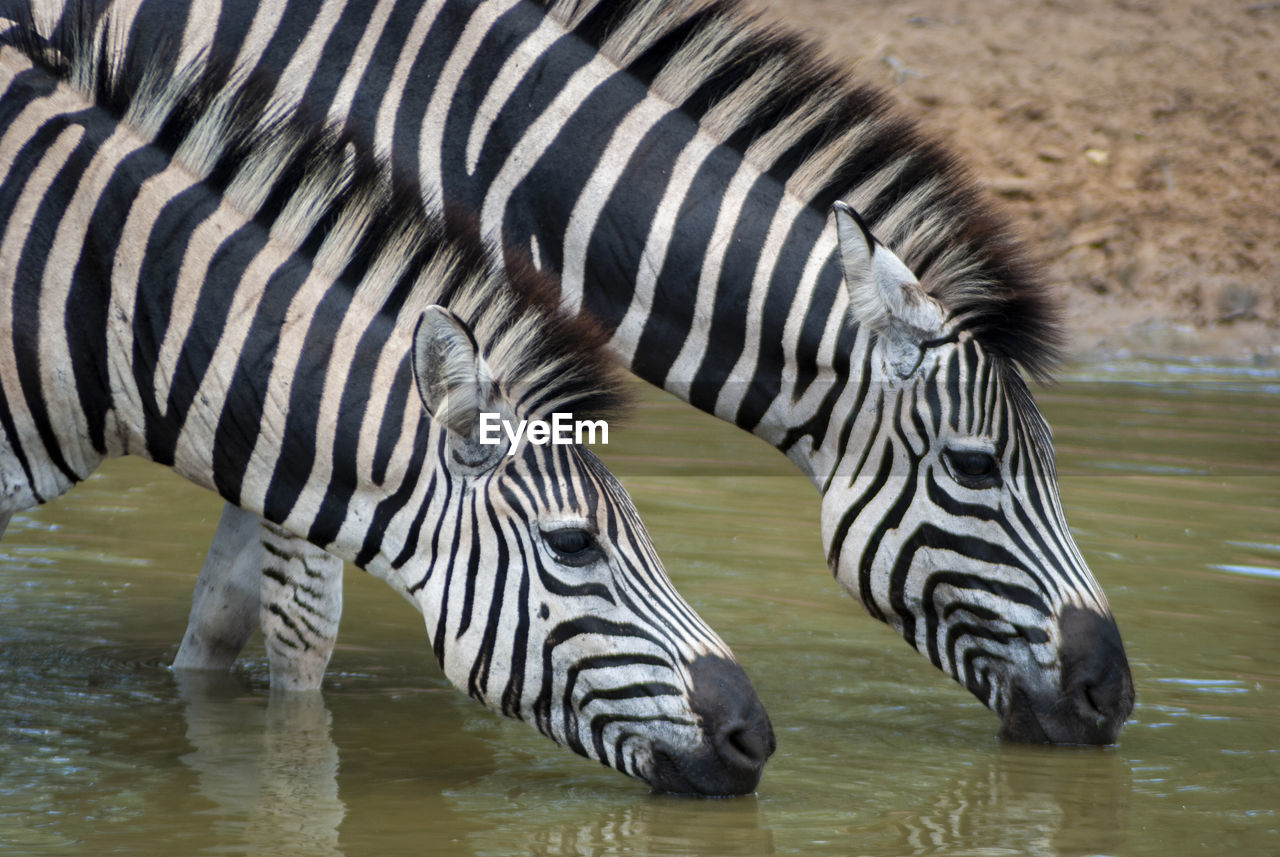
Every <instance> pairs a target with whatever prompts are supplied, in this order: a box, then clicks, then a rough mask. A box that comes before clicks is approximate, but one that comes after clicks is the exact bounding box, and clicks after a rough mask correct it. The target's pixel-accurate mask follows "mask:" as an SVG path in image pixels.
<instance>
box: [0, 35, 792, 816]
mask: <svg viewBox="0 0 1280 857" xmlns="http://www.w3.org/2000/svg"><path fill="white" fill-rule="evenodd" d="M114 23H116V22H114V21H112V20H111V19H110V18H108V19H107V20H106V24H105V25H104V26H95V24H94V22H93V21H92V20H91V19H81V21H80V24H81V26H78V27H76V28H74V29H72V30H69V31H68V32H67V33H66V34H63V35H62V36H60V37H58V38H55V39H53V40H52V41H46V40H45V39H43V38H41V37H39V36H37V35H36V31H35V28H34V27H33V25H32V24H31V23H30V22H23V23H22V24H21V25H19V26H17V27H16V28H14V29H12V30H11V31H10V32H9V33H8V35H7V37H6V40H7V42H8V43H7V44H3V45H0V75H2V76H3V77H2V79H0V167H2V168H3V172H0V263H2V264H3V270H2V271H0V489H2V491H0V514H2V515H5V516H8V515H11V514H12V513H13V512H14V511H17V510H21V509H24V508H28V507H31V506H33V505H36V504H38V503H43V502H47V501H49V500H51V499H53V498H55V497H57V496H58V495H60V494H62V493H63V492H65V491H66V490H68V489H69V488H71V487H72V486H73V485H74V484H75V483H76V482H78V481H80V480H82V479H84V478H86V477H87V476H88V475H89V474H90V473H91V472H92V471H93V469H94V468H95V467H96V466H97V465H98V464H99V463H101V461H102V460H103V459H105V458H106V457H110V456H115V455H123V454H137V455H143V456H146V457H148V458H151V459H153V460H155V461H158V462H160V463H163V464H166V465H168V466H170V467H171V468H173V469H174V470H175V471H176V472H178V473H179V474H181V475H183V476H184V477H186V478H188V479H190V480H191V481H193V482H195V483H197V484H199V485H202V486H204V487H206V488H209V489H211V490H214V491H217V492H218V493H219V494H221V495H222V496H223V497H224V498H225V499H227V500H228V501H229V502H231V503H233V504H235V505H237V506H239V507H242V508H243V509H244V510H245V511H246V512H247V513H249V514H251V515H253V516H260V517H262V518H264V519H266V521H268V522H269V524H268V525H267V526H268V527H269V528H270V531H271V532H272V533H273V534H275V535H277V536H282V537H284V536H287V537H289V538H306V539H308V540H310V541H311V542H313V543H315V544H317V545H321V546H323V547H324V548H325V549H327V550H328V551H330V552H331V553H333V554H334V555H335V556H337V557H340V558H342V559H345V560H346V561H349V562H353V563H355V564H356V565H359V566H360V567H362V568H365V569H366V570H368V571H369V572H370V573H372V574H374V575H376V576H377V577H379V578H381V579H383V580H385V581H386V582H387V583H388V584H389V585H391V586H392V588H393V589H395V590H396V591H397V592H399V593H400V594H401V595H402V596H404V597H405V598H406V599H407V600H409V601H410V602H411V603H412V604H414V606H415V607H417V608H418V609H419V610H420V611H421V612H422V614H423V616H424V618H425V620H426V626H427V630H428V635H429V637H430V639H431V643H432V648H433V650H434V654H435V656H436V658H437V660H438V661H439V663H440V664H441V666H442V668H443V670H444V672H445V674H446V675H447V676H448V677H449V679H450V680H451V681H452V682H453V683H454V684H455V685H456V686H458V687H459V688H460V689H462V690H464V691H465V692H467V693H469V694H470V695H471V696H473V697H474V698H476V699H477V700H479V701H480V702H482V703H484V704H485V705H487V706H488V707H490V708H491V709H493V710H495V711H497V712H500V713H502V714H505V715H507V716H511V717H516V718H519V719H522V720H525V721H527V722H529V723H530V724H531V725H533V726H535V727H536V728H537V729H539V731H541V732H543V733H544V734H546V735H547V736H548V737H551V738H552V739H553V740H555V741H557V742H558V743H560V744H562V745H564V746H566V747H569V748H570V749H572V750H574V751H575V752H577V753H579V754H581V755H585V756H588V757H590V758H595V759H597V760H599V761H601V762H602V763H604V764H607V765H610V766H613V767H615V768H617V769H618V770H620V771H623V772H625V773H627V774H630V775H632V776H635V777H638V778H640V779H642V780H644V781H646V782H648V783H649V784H650V785H651V786H652V787H653V788H654V789H655V790H660V791H672V792H696V793H710V794H725V793H741V792H743V791H750V790H751V789H753V788H754V787H755V784H756V782H757V781H758V779H759V774H760V770H761V768H762V766H763V763H764V760H765V759H766V758H767V756H768V755H769V753H770V752H771V751H772V745H773V736H772V732H771V730H770V727H769V725H768V719H767V717H766V716H765V715H764V712H763V709H762V707H761V706H760V703H759V700H758V698H757V697H756V696H755V692H754V690H753V689H752V688H751V686H750V684H749V682H748V681H747V680H746V677H745V674H744V673H743V672H742V670H741V668H740V667H739V666H738V665H737V664H736V662H734V661H733V660H732V655H731V654H730V653H729V651H728V650H727V648H726V647H725V646H724V644H723V642H721V641H720V639H719V638H718V637H717V636H716V635H715V633H714V632H712V631H711V630H710V629H709V628H707V627H706V625H705V624H704V623H703V622H702V621H701V620H700V619H699V618H698V617H697V615H696V614H694V613H693V611H692V610H691V609H690V608H689V607H688V605H687V604H685V603H684V602H683V601H682V600H681V599H680V598H679V596H678V595H677V594H676V593H675V591H674V590H673V589H672V588H671V586H670V583H669V581H668V580H667V578H666V576H665V573H664V572H663V570H662V567H661V564H660V562H659V561H658V559H657V557H656V555H655V554H654V551H653V548H652V545H651V543H650V542H649V539H648V536H647V534H646V533H645V531H644V529H643V526H642V524H641V523H640V521H639V519H638V516H637V515H636V513H635V509H634V507H633V506H632V505H631V503H630V500H629V499H628V498H627V496H626V494H625V492H624V491H623V489H622V488H621V486H620V485H619V484H618V483H617V481H616V480H615V479H614V478H613V477H612V476H611V475H610V474H609V473H608V471H607V470H606V469H605V468H604V467H603V466H602V465H601V464H600V462H599V460H598V459H596V458H595V457H594V456H593V455H592V454H591V453H590V452H589V451H588V450H586V449H583V448H578V447H565V446H550V445H548V446H537V445H533V444H530V443H527V442H525V443H522V444H520V445H519V446H517V447H516V448H515V449H514V452H515V453H516V454H515V455H514V456H508V455H507V453H508V451H509V450H508V448H507V446H506V445H504V444H483V443H481V442H479V440H478V435H477V424H478V422H479V416H480V414H481V413H498V414H501V415H502V416H503V417H505V418H507V419H515V418H517V417H518V418H527V419H535V418H536V419H543V418H547V417H549V416H550V415H551V414H552V413H555V412H580V413H582V412H585V413H590V412H593V411H598V410H600V409H602V408H603V409H605V412H607V410H608V408H610V407H612V406H613V405H614V404H616V402H617V400H618V392H617V387H616V386H615V382H614V380H613V379H612V376H611V372H610V370H609V369H608V368H607V366H606V364H605V362H604V360H603V358H602V357H601V356H600V355H599V354H598V353H595V352H593V350H592V349H593V345H592V343H593V342H598V341H599V335H598V334H597V333H596V332H595V331H594V330H593V329H592V328H591V327H590V326H589V325H586V324H583V323H580V322H574V321H571V320H569V319H568V318H567V317H565V316H563V315H561V314H559V313H558V312H557V311H556V310H555V309H554V308H553V307H552V306H551V305H550V304H549V303H548V297H547V296H546V295H547V289H546V287H545V284H542V283H541V282H540V281H539V280H537V279H536V278H530V276H528V275H526V276H525V277H524V278H523V279H522V278H521V277H519V276H516V277H515V278H514V280H513V281H512V282H511V283H508V282H507V281H505V280H504V278H503V277H502V276H501V275H500V274H499V273H498V271H497V270H496V268H495V266H494V265H493V264H491V263H490V262H489V261H488V256H487V254H486V252H485V249H484V247H483V246H482V245H481V244H480V243H479V242H478V241H477V240H476V239H474V238H468V236H467V234H466V233H465V232H455V231H452V230H447V229H446V228H445V227H444V226H443V224H442V223H441V222H439V221H438V220H436V221H432V220H430V219H428V218H426V217H425V216H423V214H422V212H421V211H420V209H419V207H418V206H417V205H416V204H415V205H407V204H405V202H406V200H413V199H416V198H417V191H416V189H413V188H410V189H407V190H397V189H396V187H395V185H394V184H393V183H392V182H391V177H390V175H389V172H388V171H387V170H385V169H384V168H383V167H382V165H381V164H380V163H378V162H377V161H375V160H374V159H372V158H371V157H370V156H369V155H368V153H367V152H365V151H364V150H363V149H362V148H361V147H360V146H359V145H358V144H357V143H356V142H355V141H353V140H351V139H349V138H344V137H342V136H341V135H339V134H337V133H336V132H334V131H333V130H332V129H327V130H326V129H324V128H323V127H321V126H318V125H316V124H314V123H310V122H308V121H307V120H306V118H305V117H301V116H299V115H298V114H296V113H294V112H292V110H291V109H290V106H289V105H288V104H286V103H282V102H280V101H279V100H276V99H272V98H271V97H269V90H268V88H267V87H265V86H262V85H259V84H258V83H257V82H256V80H255V79H254V77H253V76H252V75H246V74H244V73H242V72H241V71H240V70H239V69H237V68H234V67H230V66H228V67H227V68H225V69H217V68H214V67H206V68H203V70H202V71H200V72H198V73H196V72H192V71H189V70H183V69H179V70H178V71H177V72H176V73H173V72H172V71H171V70H169V69H165V68H163V67H160V66H158V65H155V64H153V63H151V62H150V60H149V58H147V57H135V58H132V59H129V60H125V61H120V62H117V61H116V58H117V57H120V56H121V54H120V52H119V50H118V48H119V45H118V44H117V43H116V42H115V41H114V40H115V39H116V38H118V37H119V34H120V30H118V29H116V28H114V27H113V26H112V25H113V24H114ZM299 615H302V618H303V621H305V620H306V616H305V611H304V613H302V614H299Z"/></svg>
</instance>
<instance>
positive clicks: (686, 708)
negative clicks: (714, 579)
mask: <svg viewBox="0 0 1280 857" xmlns="http://www.w3.org/2000/svg"><path fill="white" fill-rule="evenodd" d="M529 332H530V331H520V330H515V331H511V330H508V331H507V332H506V334H505V335H507V336H527V335H528V334H529ZM411 362H412V368H413V376H414V380H415V382H416V384H417V387H418V391H419V393H420V395H421V398H422V401H423V403H424V405H425V406H426V409H427V411H428V413H429V414H430V415H431V416H432V419H433V423H434V424H435V426H437V427H438V436H437V437H436V442H435V443H434V447H435V449H436V455H437V462H436V467H437V468H438V472H440V473H442V474H444V482H445V483H446V484H447V485H448V488H447V489H446V490H447V491H448V492H449V493H450V494H451V495H452V499H451V500H450V503H451V504H456V506H455V508H456V509H457V511H456V513H453V514H450V515H446V516H442V518H441V520H442V522H443V525H442V526H441V527H440V528H439V529H437V530H436V532H422V533H421V534H420V535H419V540H420V542H421V543H424V544H425V543H427V542H430V544H431V552H430V553H431V557H433V559H431V560H430V562H431V566H430V567H429V568H428V570H427V572H426V575H425V576H423V577H419V579H418V580H417V582H416V583H410V584H409V585H407V586H406V592H407V594H408V595H409V597H410V598H411V599H412V600H417V601H418V602H419V603H420V606H421V607H422V610H423V614H424V615H425V616H426V617H428V618H427V624H428V631H429V633H430V635H431V638H432V643H433V646H434V650H435V654H436V657H437V659H438V660H439V662H440V664H441V666H442V668H443V669H444V672H445V674H446V675H447V676H448V678H449V679H450V681H452V682H453V683H454V684H455V685H456V686H457V687H458V688H460V689H462V690H464V691H466V692H467V693H468V694H470V695H471V696H472V697H474V698H476V699H477V700H479V701H481V702H482V703H484V704H485V705H486V706H488V707H489V708H491V709H493V710H494V711H497V712H499V713H501V714H504V715H507V716H509V717H515V718H518V719H521V720H524V721H526V722H529V723H530V724H532V725H534V726H535V727H536V728H537V729H538V730H539V731H540V732H542V733H543V734H545V735H546V736H548V737H549V738H551V739H552V740H554V741H556V742H557V743H559V744H561V745H563V746H565V747H568V748H569V749H571V750H573V751H574V752H576V753H579V754H580V755H583V756H587V757H589V758H593V759H596V760H598V761H600V762H602V763H604V764H605V765H608V766H611V767H614V768H617V769H618V770H620V771H622V772H624V773H626V774H630V775H631V776H634V777H637V778H639V779H641V780H644V781H645V782H647V783H648V784H649V785H650V786H651V787H652V788H653V790H654V791H656V792H671V793H689V794H705V795H727V794H742V793H746V792H750V791H752V790H754V788H755V787H756V784H757V782H758V781H759V778H760V773H761V770H762V768H763V766H764V763H765V760H766V759H767V758H768V757H769V755H770V754H771V753H772V752H773V749H774V736H773V731H772V727H771V726H770V723H769V718H768V717H767V715H766V714H765V711H764V708H763V706H762V705H761V703H760V700H759V698H758V697H757V695H756V692H755V690H754V688H753V687H752V686H751V684H750V682H749V681H748V679H747V676H746V674H745V673H744V672H743V670H742V668H741V667H740V666H739V665H738V664H737V662H736V661H735V660H734V658H733V655H732V654H731V653H730V651H729V649H728V647H726V646H725V644H724V643H723V642H722V641H721V640H720V638H719V637H718V636H717V635H716V634H715V632H713V631H712V630H711V629H710V628H708V627H707V625H706V624H705V623H704V622H703V621H702V620H701V618H699V617H698V616H697V614H695V613H694V611H693V610H692V609H691V608H690V607H689V605H688V604H686V603H685V602H684V600H683V599H681V598H680V596H679V595H678V594H677V593H676V592H675V590H674V589H673V588H672V586H671V583H670V581H669V580H668V579H667V576H666V573H665V571H664V570H663V567H662V564H661V562H660V561H659V560H658V557H657V555H656V553H655V551H654V548H653V545H652V543H651V542H650V540H649V535H648V533H647V532H646V531H645V528H644V526H643V524H642V523H641V521H640V518H639V516H638V514H637V512H636V509H635V507H634V506H633V505H632V503H631V500H630V498H629V497H628V496H627V493H626V491H625V490H624V489H623V487H622V485H621V484H620V483H619V482H618V481H617V479H615V478H614V477H613V475H612V474H610V473H609V471H608V470H606V469H605V467H604V466H603V465H602V464H601V462H600V461H599V459H598V458H596V456H595V455H593V454H592V453H591V452H590V451H589V450H588V449H586V448H585V447H579V446H577V445H570V444H563V445H562V444H550V443H548V444H542V445H539V444H536V443H532V442H530V440H529V438H528V435H527V434H526V435H524V436H522V437H520V438H519V439H518V440H516V441H513V440H512V439H511V436H510V435H509V434H507V433H505V432H504V433H503V434H502V435H501V436H500V437H499V438H498V442H491V441H493V440H494V437H493V435H492V433H490V432H487V431H482V422H485V420H483V419H482V415H485V414H497V415H498V416H499V417H500V418H501V419H502V420H506V421H508V424H509V425H512V424H517V421H518V420H519V419H521V418H531V417H533V416H536V415H537V408H536V407H534V408H532V409H531V407H530V397H529V396H528V395H527V394H524V393H523V392H522V391H515V392H513V391H512V390H511V389H510V388H506V389H504V384H503V382H502V380H501V379H495V377H494V374H495V373H494V372H493V371H491V370H490V368H489V364H488V362H487V361H486V360H485V357H484V356H483V355H482V353H481V350H480V349H479V348H478V346H477V342H476V337H475V336H473V335H472V332H471V330H470V329H469V327H468V325H467V324H466V323H465V322H464V321H462V319H461V318H460V317H459V316H458V315H455V314H454V313H451V312H449V311H447V310H444V309H443V308H440V307H430V308H428V310H427V311H426V313H425V314H424V315H423V316H422V319H421V321H420V322H419V324H418V328H417V331H416V333H415V336H414V344H413V352H412V361H411ZM495 365H496V364H495ZM560 368H561V369H562V370H563V368H564V367H563V366H561V367H560ZM544 383H545V382H544ZM542 415H543V416H549V415H547V414H546V413H545V412H543V413H542ZM441 558H443V559H444V560H445V563H444V564H445V565H446V567H444V568H439V567H437V564H438V563H439V561H440V559H441ZM416 574H419V575H420V574H421V570H419V571H418V572H416ZM433 617H434V620H433ZM433 621H434V624H433Z"/></svg>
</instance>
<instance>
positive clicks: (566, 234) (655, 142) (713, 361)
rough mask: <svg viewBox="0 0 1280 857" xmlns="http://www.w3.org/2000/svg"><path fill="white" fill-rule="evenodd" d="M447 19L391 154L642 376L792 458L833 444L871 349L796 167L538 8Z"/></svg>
mask: <svg viewBox="0 0 1280 857" xmlns="http://www.w3.org/2000/svg"><path fill="white" fill-rule="evenodd" d="M429 5H431V7H432V11H431V12H430V13H426V12H424V13H423V14H424V15H426V17H429V18H430V19H431V21H430V23H431V26H430V27H429V28H424V29H423V36H422V38H423V39H424V41H423V42H422V43H415V42H413V40H412V39H409V40H407V41H406V44H405V45H404V47H403V50H404V55H405V56H410V55H412V56H414V57H415V61H414V68H415V72H414V74H418V75H420V76H421V78H422V79H423V80H431V81H432V82H433V87H434V88H433V89H432V91H431V95H430V98H426V99H423V100H422V102H421V103H423V104H424V105H425V108H424V109H423V112H421V113H416V114H414V117H413V119H412V121H405V120H404V114H405V113H407V112H408V110H409V109H412V108H411V106H410V105H408V104H407V103H402V104H400V105H399V106H398V110H397V111H390V112H389V109H388V108H387V105H384V109H383V110H382V113H381V114H380V115H392V114H393V113H396V112H398V115H399V116H400V119H399V121H398V122H397V123H389V122H388V123H383V122H381V121H380V122H379V123H378V124H377V126H376V133H377V144H378V146H379V148H382V149H384V150H386V151H390V152H392V157H393V159H394V161H395V162H396V164H397V166H400V165H404V164H410V165H414V166H416V168H417V172H418V174H419V176H420V177H421V179H422V185H423V187H424V188H429V189H430V188H439V189H440V191H439V192H440V195H441V198H444V199H449V200H454V201H456V202H458V203H459V204H460V205H461V206H462V207H464V208H466V209H469V210H471V211H474V212H479V213H480V219H481V226H482V229H483V230H484V232H485V233H486V234H489V235H500V236H501V237H502V241H503V243H504V244H505V245H506V246H508V247H511V248H515V249H513V250H512V251H510V253H511V254H512V257H513V259H514V258H519V257H521V256H525V255H527V256H528V257H530V258H532V259H533V261H534V262H535V264H538V265H540V266H543V267H546V268H549V269H552V270H557V271H559V272H560V273H561V288H562V301H563V303H564V304H565V306H566V307H567V308H568V309H570V310H571V311H586V312H589V313H590V314H591V315H593V316H594V317H596V318H598V319H600V320H601V321H602V322H603V323H604V324H605V326H606V327H607V328H608V329H609V330H610V331H611V332H612V339H611V341H610V348H611V350H612V352H613V353H614V355H615V356H616V357H617V358H618V359H619V360H620V362H622V363H623V364H624V365H626V366H627V367H628V368H630V369H631V371H633V372H634V373H635V374H637V375H639V376H640V377H642V378H644V379H646V380H648V381H650V382H651V383H654V384H656V385H658V386H661V387H663V388H664V389H666V390H668V391H670V392H672V393H674V394H675V395H677V396H678V397H680V398H682V399H684V400H686V401H688V402H690V403H692V404H693V405H694V406H696V407H698V408H700V409H701V410H703V411H706V412H708V413H711V414H714V415H716V416H717V417H720V418H722V419H725V420H728V421H730V422H732V423H734V424H736V425H738V426H740V427H742V428H744V429H746V430H748V431H751V432H753V433H755V434H757V435H758V436H760V437H762V438H764V439H765V440H766V441H767V442H769V443H771V444H773V445H774V446H775V447H777V448H779V449H781V450H783V451H784V452H786V453H787V454H789V455H792V454H793V452H792V447H795V446H796V445H797V444H798V443H800V442H801V438H798V437H797V436H796V435H795V431H794V428H795V427H796V426H800V425H806V426H810V430H811V431H812V432H816V433H818V434H821V432H822V428H821V427H816V428H815V427H813V420H814V419H815V418H816V417H817V415H818V414H819V412H820V411H821V409H822V403H823V401H824V400H825V398H826V397H828V396H829V395H830V392H831V389H832V388H833V386H840V385H843V384H844V383H847V381H848V380H849V379H848V378H847V377H842V376H841V374H840V372H839V370H838V367H836V366H834V365H833V357H832V355H833V353H834V352H835V348H834V346H835V339H837V338H840V339H846V338H850V337H852V336H853V335H854V333H853V332H852V331H851V330H846V326H845V325H844V324H843V318H844V309H845V307H846V305H847V298H846V296H845V292H844V289H843V288H842V285H841V283H842V280H841V275H840V270H839V266H838V265H837V264H836V260H835V252H836V242H835V235H834V229H833V228H832V227H831V226H830V225H829V224H828V217H827V213H826V212H825V211H824V210H818V209H816V208H814V207H812V206H810V205H808V204H807V203H806V202H805V201H803V200H801V199H800V198H799V197H798V196H796V195H795V194H794V193H793V192H792V191H791V189H790V188H789V187H788V186H787V185H786V184H785V183H784V182H783V181H781V180H779V179H778V178H777V177H775V176H774V175H771V174H770V173H769V172H768V166H769V164H770V163H772V160H771V158H776V157H777V156H776V155H772V156H767V157H763V158H761V157H748V156H747V153H744V152H743V151H741V150H740V149H739V147H734V146H729V145H725V140H723V139H721V138H720V137H718V136H717V135H716V133H715V132H714V131H713V130H711V129H709V128H708V127H707V125H706V124H705V123H703V122H701V121H700V120H699V117H697V116H694V115H690V114H688V113H686V112H683V111H682V110H681V109H679V108H678V107H677V106H675V105H673V104H672V103H670V101H668V100H667V99H666V98H664V97H663V96H661V95H660V94H658V93H657V92H655V91H654V90H653V89H651V88H650V87H649V86H648V85H646V84H645V83H644V82H643V81H642V80H640V79H639V78H637V77H634V76H632V75H631V74H630V73H628V72H623V71H620V70H619V67H618V65H617V64H616V63H615V62H614V61H613V60H612V59H610V58H609V57H607V56H604V55H603V54H600V53H598V52H597V51H596V49H595V48H594V47H593V46H591V45H589V44H587V43H586V42H585V41H584V40H582V39H581V38H579V37H577V36H569V37H566V33H565V29H564V25H563V23H562V22H560V21H558V20H556V19H554V18H552V17H550V16H549V15H547V14H546V12H545V11H544V10H540V9H538V8H536V6H535V4H529V3H516V2H509V0H503V2H493V3H481V4H469V3H463V2H443V3H439V4H429ZM437 45H438V47H437ZM463 70H465V74H464V73H462V72H463ZM411 77H412V76H411ZM392 106H393V107H395V106H396V105H392ZM751 154H752V155H753V156H758V155H759V152H758V151H755V150H753V151H752V152H751ZM846 344H847V343H846ZM844 353H847V351H846V352H844ZM855 365H856V362H855ZM810 442H811V443H812V442H816V440H815V439H814V438H811V439H810Z"/></svg>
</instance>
